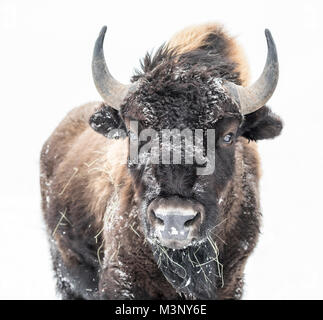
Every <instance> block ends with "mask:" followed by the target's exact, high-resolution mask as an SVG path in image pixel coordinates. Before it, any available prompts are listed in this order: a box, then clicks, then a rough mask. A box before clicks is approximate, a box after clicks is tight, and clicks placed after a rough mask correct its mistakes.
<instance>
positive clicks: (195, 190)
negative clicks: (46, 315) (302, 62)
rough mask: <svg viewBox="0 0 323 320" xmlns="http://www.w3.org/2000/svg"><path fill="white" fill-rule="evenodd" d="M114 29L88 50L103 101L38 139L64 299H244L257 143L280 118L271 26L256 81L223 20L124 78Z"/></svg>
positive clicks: (173, 43) (184, 35)
mask: <svg viewBox="0 0 323 320" xmlns="http://www.w3.org/2000/svg"><path fill="white" fill-rule="evenodd" d="M105 33H106V27H103V29H102V30H101V33H100V35H99V37H98V39H97V41H96V43H95V47H94V53H93V61H92V72H93V78H94V82H95V85H96V88H97V89H98V92H99V93H100V94H101V96H102V98H103V100H104V101H103V102H93V103H88V104H86V105H82V106H80V107H78V108H75V109H73V110H72V111H70V113H69V114H68V115H67V116H66V117H65V118H64V119H63V120H62V122H61V123H60V124H59V125H58V127H57V128H56V129H55V131H54V132H53V133H52V135H51V136H50V137H49V139H48V140H47V141H46V142H45V144H44V146H43V149H42V151H41V160H40V162H41V170H40V171H41V175H40V184H41V196H42V211H43V214H44V221H45V223H46V227H47V231H48V237H49V243H50V251H51V256H52V261H53V268H54V272H55V275H56V279H57V290H58V291H59V292H60V294H61V296H62V298H63V299H240V298H241V296H242V292H243V272H244V266H245V263H246V261H247V258H248V256H249V255H250V253H251V252H252V251H253V249H254V247H255V245H256V243H257V239H258V234H259V227H260V221H261V212H260V204H259V179H260V175H261V173H260V161H259V156H258V152H257V143H256V141H258V140H261V139H270V138H274V137H276V136H277V135H279V134H280V132H281V129H282V121H281V119H280V118H279V117H278V116H277V115H276V114H274V113H273V112H272V111H271V109H270V108H269V107H268V106H266V105H265V104H266V103H267V101H268V100H269V99H270V97H271V96H272V94H273V92H274V90H275V87H276V85H277V81H278V59H277V52H276V47H275V44H274V41H273V38H272V36H271V33H270V32H269V30H265V35H266V39H267V45H268V53H267V60H266V64H265V67H264V70H263V72H262V74H261V75H260V77H259V78H258V80H257V81H256V82H255V83H253V84H251V85H249V84H248V66H247V63H246V60H245V58H244V55H243V52H242V50H241V48H240V47H239V45H238V44H237V41H236V40H235V39H234V38H233V37H231V36H229V35H228V33H227V32H226V31H225V30H224V29H223V27H222V26H220V25H218V24H214V23H208V24H203V25H199V26H193V27H189V28H186V29H184V30H182V31H181V32H179V33H177V34H175V35H174V36H173V37H172V38H171V40H170V41H168V42H167V43H165V44H163V45H162V46H161V47H160V48H159V49H158V50H156V51H155V53H147V54H146V56H145V57H144V59H143V60H142V61H141V69H140V70H136V71H135V74H134V75H133V77H132V78H131V81H130V84H128V85H125V84H122V83H120V82H119V81H117V80H116V79H114V78H113V77H112V75H111V74H110V72H109V69H108V67H107V65H106V62H105V58H104V54H103V40H104V37H105ZM147 132H148V134H147ZM187 132H188V133H192V134H191V135H185V134H186V133H187ZM161 133H163V134H164V133H167V134H168V138H169V139H168V140H165V135H164V136H162V135H161ZM193 133H194V135H193ZM166 136H167V135H166ZM178 137H179V139H177V138H178ZM155 142H156V143H155ZM167 142H169V143H167ZM175 142H176V143H175ZM192 142H193V144H192ZM166 151H169V154H168V156H167V152H166ZM178 151H180V152H179V153H178ZM176 152H177V153H176ZM178 154H179V156H178ZM192 155H193V157H191V158H190V157H189V156H192ZM198 155H199V156H198ZM186 158H190V159H189V160H191V161H185V160H186ZM175 160H176V161H175Z"/></svg>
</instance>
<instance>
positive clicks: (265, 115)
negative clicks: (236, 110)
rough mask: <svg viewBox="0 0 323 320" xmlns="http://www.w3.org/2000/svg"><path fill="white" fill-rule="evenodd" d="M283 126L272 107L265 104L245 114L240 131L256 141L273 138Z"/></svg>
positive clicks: (242, 134) (244, 135)
mask: <svg viewBox="0 0 323 320" xmlns="http://www.w3.org/2000/svg"><path fill="white" fill-rule="evenodd" d="M282 128H283V123H282V120H281V119H280V118H279V117H278V116H277V115H276V114H274V113H273V112H272V111H271V110H270V108H268V107H267V106H263V107H262V108H260V109H258V110H257V111H255V112H253V113H250V114H247V115H246V116H245V119H244V122H243V123H242V126H241V127H240V129H239V133H240V135H241V136H243V137H245V138H247V139H249V140H254V141H256V140H262V139H272V138H274V137H276V136H278V135H279V134H280V132H281V130H282Z"/></svg>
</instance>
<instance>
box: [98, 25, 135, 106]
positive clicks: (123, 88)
mask: <svg viewBox="0 0 323 320" xmlns="http://www.w3.org/2000/svg"><path fill="white" fill-rule="evenodd" d="M106 31H107V27H106V26H104V27H103V28H102V29H101V32H100V35H99V37H98V38H97V40H96V42H95V46H94V51H93V58H92V75H93V79H94V83H95V86H96V88H97V90H98V91H99V93H100V95H101V97H102V98H103V99H104V101H105V102H106V103H108V104H109V105H110V106H111V107H113V108H114V109H117V110H119V109H120V105H121V103H122V102H123V99H124V98H125V96H126V95H127V93H128V91H129V88H130V87H131V85H125V84H122V83H120V82H119V81H117V80H116V79H114V78H113V77H112V75H111V73H110V72H109V69H108V67H107V65H106V63H105V58H104V53H103V41H104V36H105V32H106Z"/></svg>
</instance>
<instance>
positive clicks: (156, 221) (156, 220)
mask: <svg viewBox="0 0 323 320" xmlns="http://www.w3.org/2000/svg"><path fill="white" fill-rule="evenodd" d="M150 216H151V218H152V221H154V222H155V223H157V224H159V225H162V226H163V225H164V221H163V220H162V219H161V218H159V217H157V216H156V213H155V211H154V210H151V211H150Z"/></svg>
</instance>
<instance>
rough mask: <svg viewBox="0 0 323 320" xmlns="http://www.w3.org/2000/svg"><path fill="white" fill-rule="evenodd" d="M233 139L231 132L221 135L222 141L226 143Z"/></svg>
mask: <svg viewBox="0 0 323 320" xmlns="http://www.w3.org/2000/svg"><path fill="white" fill-rule="evenodd" d="M232 140H233V133H228V134H226V135H225V136H224V137H223V142H224V143H226V144H230V143H231V142H232Z"/></svg>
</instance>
